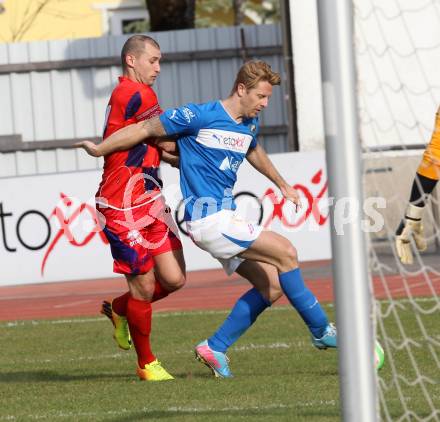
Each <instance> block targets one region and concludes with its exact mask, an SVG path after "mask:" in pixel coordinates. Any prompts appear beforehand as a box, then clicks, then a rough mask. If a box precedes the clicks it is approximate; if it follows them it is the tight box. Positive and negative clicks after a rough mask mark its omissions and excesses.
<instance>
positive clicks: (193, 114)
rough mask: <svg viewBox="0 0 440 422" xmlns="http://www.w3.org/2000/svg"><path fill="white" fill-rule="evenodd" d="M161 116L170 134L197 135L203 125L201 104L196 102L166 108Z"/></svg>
mask: <svg viewBox="0 0 440 422" xmlns="http://www.w3.org/2000/svg"><path fill="white" fill-rule="evenodd" d="M159 118H160V121H161V123H162V125H163V127H164V129H165V132H166V134H167V135H169V136H173V135H195V134H197V133H198V131H199V130H200V128H201V127H202V121H203V118H202V112H201V109H200V106H198V105H196V104H186V105H184V106H182V107H178V108H171V109H168V110H165V112H164V113H163V114H161V115H160V117H159Z"/></svg>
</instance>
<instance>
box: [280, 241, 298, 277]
mask: <svg viewBox="0 0 440 422" xmlns="http://www.w3.org/2000/svg"><path fill="white" fill-rule="evenodd" d="M281 265H282V267H283V268H282V269H283V270H284V271H289V270H290V269H293V268H296V267H297V266H298V253H297V251H296V248H295V247H294V246H293V245H292V244H291V243H290V242H289V241H288V240H287V239H286V242H285V244H284V245H283V256H282V259H281Z"/></svg>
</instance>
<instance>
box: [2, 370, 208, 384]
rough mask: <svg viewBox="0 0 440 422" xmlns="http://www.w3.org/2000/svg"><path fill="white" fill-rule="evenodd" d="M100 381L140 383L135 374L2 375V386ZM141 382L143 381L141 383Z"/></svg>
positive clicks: (190, 376)
mask: <svg viewBox="0 0 440 422" xmlns="http://www.w3.org/2000/svg"><path fill="white" fill-rule="evenodd" d="M173 376H174V378H175V379H176V380H191V379H210V378H212V379H213V380H215V379H214V377H213V376H212V374H210V373H209V372H207V373H206V374H199V373H195V374H194V373H192V372H181V373H177V374H176V373H173ZM85 380H87V381H92V380H96V381H100V380H118V381H121V380H127V381H138V377H137V376H136V374H135V372H133V373H126V374H113V373H104V374H96V373H93V374H87V373H84V372H82V373H80V374H77V375H75V374H63V373H60V372H57V371H49V370H38V371H17V372H8V373H3V374H0V384H5V383H20V382H23V383H29V382H69V381H85ZM139 382H141V381H139Z"/></svg>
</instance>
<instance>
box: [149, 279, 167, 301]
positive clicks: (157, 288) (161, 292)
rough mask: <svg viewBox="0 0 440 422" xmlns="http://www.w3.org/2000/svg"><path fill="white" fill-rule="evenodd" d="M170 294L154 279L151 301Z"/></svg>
mask: <svg viewBox="0 0 440 422" xmlns="http://www.w3.org/2000/svg"><path fill="white" fill-rule="evenodd" d="M169 294H170V292H169V291H168V290H165V289H164V288H163V287H162V285H161V284H160V283H159V281H158V280H157V279H156V282H155V283H154V293H153V297H152V298H151V302H156V300H160V299H163V298H164V297H167V296H168V295H169Z"/></svg>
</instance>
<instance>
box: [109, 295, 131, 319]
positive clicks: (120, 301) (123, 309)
mask: <svg viewBox="0 0 440 422" xmlns="http://www.w3.org/2000/svg"><path fill="white" fill-rule="evenodd" d="M129 297H130V292H127V293H124V294H123V295H122V296H118V297H115V298H114V299H113V300H112V309H113V310H114V311H115V312H116V313H117V314H118V315H120V316H127V303H128V298H129Z"/></svg>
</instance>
